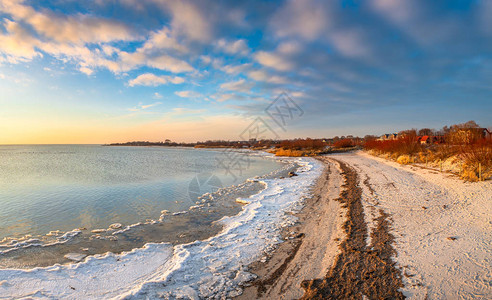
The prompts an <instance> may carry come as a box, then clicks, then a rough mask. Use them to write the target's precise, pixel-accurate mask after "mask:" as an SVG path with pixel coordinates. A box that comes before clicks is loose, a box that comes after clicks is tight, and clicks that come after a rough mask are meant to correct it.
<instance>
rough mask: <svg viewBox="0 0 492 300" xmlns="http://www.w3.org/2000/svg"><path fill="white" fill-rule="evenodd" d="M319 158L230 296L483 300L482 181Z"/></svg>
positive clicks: (362, 160)
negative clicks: (299, 196) (238, 292)
mask: <svg viewBox="0 0 492 300" xmlns="http://www.w3.org/2000/svg"><path fill="white" fill-rule="evenodd" d="M320 160H321V161H322V162H323V163H324V164H325V170H324V173H323V175H322V176H321V177H320V178H319V179H318V182H317V184H316V188H315V189H314V191H313V197H312V199H310V200H308V201H306V202H305V204H306V206H305V207H304V209H303V210H302V212H301V213H300V214H299V215H298V216H299V223H298V224H296V226H293V227H291V228H287V229H284V236H285V238H284V239H285V240H286V242H284V243H282V244H281V245H279V247H278V248H277V250H276V251H275V252H273V254H271V255H270V256H268V259H267V260H264V261H260V262H256V263H254V264H252V265H251V266H250V267H251V271H252V272H253V273H255V274H257V275H259V277H258V278H257V279H255V280H254V281H252V282H250V283H249V284H248V286H247V287H246V288H245V292H244V294H243V295H242V296H241V297H239V299H251V298H263V299H272V298H278V299H298V298H302V299H312V298H315V299H321V298H323V299H338V298H349V299H350V298H352V299H361V298H364V297H367V298H368V299H372V298H392V299H395V298H396V299H399V298H400V299H401V298H409V299H483V298H488V297H490V295H492V287H491V285H490V280H491V278H492V276H491V268H490V260H491V253H490V243H491V241H492V235H491V232H492V231H491V229H492V220H491V215H492V214H491V209H492V193H491V191H492V184H491V182H479V183H465V182H463V181H461V180H460V179H458V178H456V177H455V176H451V175H445V174H441V173H438V172H435V171H432V170H426V169H422V168H419V167H416V166H402V165H399V164H397V163H394V162H389V161H387V160H384V159H381V158H375V157H373V156H370V155H368V154H366V153H363V152H357V153H344V154H335V155H327V156H324V157H322V158H320ZM343 181H344V183H343ZM292 237H293V238H292Z"/></svg>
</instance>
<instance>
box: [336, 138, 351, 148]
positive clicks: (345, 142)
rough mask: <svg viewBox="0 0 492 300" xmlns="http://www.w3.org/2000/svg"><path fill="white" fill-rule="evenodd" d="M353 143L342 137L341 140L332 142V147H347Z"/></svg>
mask: <svg viewBox="0 0 492 300" xmlns="http://www.w3.org/2000/svg"><path fill="white" fill-rule="evenodd" d="M353 146H354V143H353V142H352V140H351V139H343V140H338V141H336V142H335V143H333V147H335V148H349V147H353Z"/></svg>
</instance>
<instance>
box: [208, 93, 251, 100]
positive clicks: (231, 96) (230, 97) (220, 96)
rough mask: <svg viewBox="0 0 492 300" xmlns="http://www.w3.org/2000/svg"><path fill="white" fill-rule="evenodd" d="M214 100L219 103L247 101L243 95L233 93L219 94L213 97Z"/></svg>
mask: <svg viewBox="0 0 492 300" xmlns="http://www.w3.org/2000/svg"><path fill="white" fill-rule="evenodd" d="M212 98H213V99H215V100H216V101H217V102H226V101H229V100H243V99H245V98H244V97H243V96H241V95H236V94H233V93H217V94H214V95H212Z"/></svg>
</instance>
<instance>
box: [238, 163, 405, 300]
mask: <svg viewBox="0 0 492 300" xmlns="http://www.w3.org/2000/svg"><path fill="white" fill-rule="evenodd" d="M318 159H319V160H320V161H322V162H323V163H324V167H325V170H324V172H323V174H322V175H321V177H320V178H319V179H318V181H317V183H316V186H315V188H314V190H313V194H312V197H311V198H310V199H309V200H307V201H306V202H305V206H304V207H303V209H302V210H301V211H300V212H299V213H298V214H297V216H298V217H299V222H298V223H297V224H295V225H293V226H291V227H288V228H285V229H284V230H283V237H284V241H285V242H283V243H281V244H280V245H279V246H278V248H277V249H276V250H275V251H274V252H273V253H270V255H269V256H268V257H267V259H262V260H260V261H257V262H255V263H253V264H251V265H250V266H249V267H250V270H251V272H253V273H254V274H256V275H257V276H258V278H257V279H255V280H254V281H252V282H249V283H247V284H246V285H245V289H244V292H243V294H242V295H241V296H239V297H237V298H236V299H252V298H256V299H271V298H272V297H273V298H275V297H278V296H279V295H281V298H282V299H313V298H314V299H325V298H328V299H339V298H362V297H363V296H364V295H370V296H371V297H374V296H375V297H382V298H387V297H390V298H397V299H402V298H403V296H402V294H401V292H399V291H398V289H399V288H400V287H401V286H402V283H401V278H400V277H401V275H400V272H399V271H398V270H396V269H395V267H394V265H395V263H394V262H392V260H391V259H392V255H393V254H394V249H393V248H392V245H391V244H392V239H393V238H392V236H391V235H390V234H389V233H388V230H389V228H388V226H389V224H388V221H387V219H386V217H387V216H386V215H384V214H383V215H382V216H381V217H380V220H379V222H378V223H379V226H378V227H377V230H376V231H375V232H373V234H372V235H373V237H372V242H371V244H369V243H368V244H367V245H366V240H367V236H368V234H367V224H366V223H365V221H364V211H363V207H362V203H361V190H360V188H358V186H357V184H358V176H357V173H356V172H355V170H353V169H352V168H351V167H349V166H348V165H347V164H345V163H343V162H341V161H339V160H334V159H331V158H327V157H326V156H325V157H318Z"/></svg>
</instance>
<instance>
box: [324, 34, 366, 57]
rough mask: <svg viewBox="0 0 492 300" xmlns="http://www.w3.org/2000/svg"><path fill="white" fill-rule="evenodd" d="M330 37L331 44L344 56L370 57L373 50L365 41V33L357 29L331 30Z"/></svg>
mask: <svg viewBox="0 0 492 300" xmlns="http://www.w3.org/2000/svg"><path fill="white" fill-rule="evenodd" d="M328 39H329V40H330V43H331V45H332V46H334V47H335V49H336V50H337V51H338V52H339V53H340V54H342V55H344V56H347V57H358V58H368V57H370V54H371V50H370V47H369V43H367V42H365V40H364V35H363V34H362V33H361V32H359V31H357V30H350V29H346V30H339V31H331V32H330V33H329V35H328Z"/></svg>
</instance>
